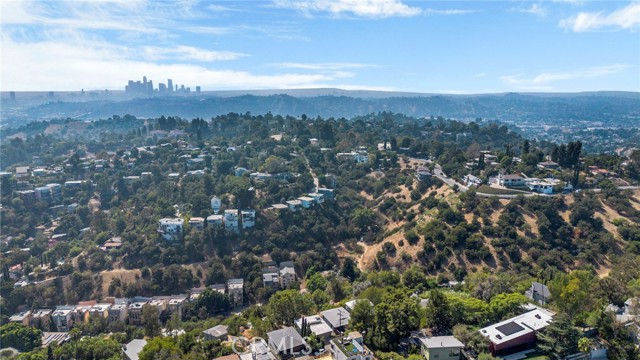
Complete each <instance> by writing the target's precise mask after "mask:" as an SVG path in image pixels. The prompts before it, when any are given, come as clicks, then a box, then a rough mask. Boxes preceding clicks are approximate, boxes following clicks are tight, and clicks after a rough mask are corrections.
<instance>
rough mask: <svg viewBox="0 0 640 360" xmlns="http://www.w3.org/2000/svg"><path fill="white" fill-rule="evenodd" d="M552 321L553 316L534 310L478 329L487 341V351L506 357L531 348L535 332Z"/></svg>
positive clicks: (538, 309)
mask: <svg viewBox="0 0 640 360" xmlns="http://www.w3.org/2000/svg"><path fill="white" fill-rule="evenodd" d="M552 321H553V314H552V313H551V312H549V311H547V310H544V309H540V308H536V309H534V310H532V311H528V312H526V313H524V314H522V315H518V316H516V317H513V318H511V319H507V320H505V321H502V322H499V323H497V324H494V325H490V326H487V327H485V328H482V329H480V330H479V331H480V334H482V336H484V337H486V338H487V340H489V350H490V351H491V353H492V354H494V355H506V354H511V353H514V352H518V351H523V350H526V349H529V348H531V347H533V346H534V345H535V343H536V332H538V331H540V330H542V329H544V328H545V327H547V325H549V324H550V323H551V322H552Z"/></svg>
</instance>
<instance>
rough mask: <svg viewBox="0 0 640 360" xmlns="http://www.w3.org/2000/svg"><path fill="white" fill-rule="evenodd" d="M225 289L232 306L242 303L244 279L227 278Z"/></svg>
mask: <svg viewBox="0 0 640 360" xmlns="http://www.w3.org/2000/svg"><path fill="white" fill-rule="evenodd" d="M227 290H228V291H229V296H230V297H231V300H232V301H233V305H234V306H239V305H242V304H243V303H244V279H229V280H228V281H227Z"/></svg>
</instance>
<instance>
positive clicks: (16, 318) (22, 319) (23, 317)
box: [9, 310, 31, 326]
mask: <svg viewBox="0 0 640 360" xmlns="http://www.w3.org/2000/svg"><path fill="white" fill-rule="evenodd" d="M9 322H14V323H19V324H22V325H24V326H29V323H30V322H31V311H30V310H27V311H23V312H19V313H17V314H13V315H11V316H10V317H9Z"/></svg>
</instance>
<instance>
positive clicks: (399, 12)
mask: <svg viewBox="0 0 640 360" xmlns="http://www.w3.org/2000/svg"><path fill="white" fill-rule="evenodd" d="M274 5H275V6H277V7H282V8H290V9H295V10H299V11H302V12H303V13H305V14H308V15H310V14H311V13H312V12H326V13H330V14H332V15H342V14H350V15H355V16H358V17H366V18H389V17H394V16H401V17H408V16H415V15H419V14H421V13H422V9H421V8H419V7H412V6H409V5H406V4H404V3H402V2H401V1H398V0H308V1H303V0H275V1H274Z"/></svg>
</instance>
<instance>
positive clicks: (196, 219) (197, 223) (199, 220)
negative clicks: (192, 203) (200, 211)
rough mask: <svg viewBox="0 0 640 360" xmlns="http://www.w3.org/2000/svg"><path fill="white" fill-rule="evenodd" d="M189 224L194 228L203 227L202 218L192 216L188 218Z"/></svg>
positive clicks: (200, 228)
mask: <svg viewBox="0 0 640 360" xmlns="http://www.w3.org/2000/svg"><path fill="white" fill-rule="evenodd" d="M189 226H190V227H192V228H194V229H198V230H202V229H203V228H204V218H201V217H192V218H191V219H189Z"/></svg>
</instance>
